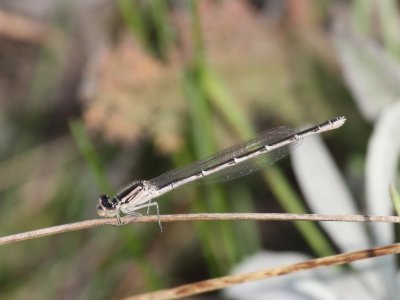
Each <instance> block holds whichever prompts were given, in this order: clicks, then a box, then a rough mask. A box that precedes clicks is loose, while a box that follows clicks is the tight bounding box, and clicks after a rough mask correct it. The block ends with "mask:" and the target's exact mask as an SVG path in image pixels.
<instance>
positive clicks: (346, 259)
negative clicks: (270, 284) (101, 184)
mask: <svg viewBox="0 0 400 300" xmlns="http://www.w3.org/2000/svg"><path fill="white" fill-rule="evenodd" d="M398 253H400V243H399V244H392V245H389V246H384V247H379V248H372V249H366V250H361V251H356V252H348V253H342V254H337V255H332V256H327V257H323V258H317V259H311V260H307V261H304V262H300V263H296V264H292V265H288V266H282V267H275V268H270V269H264V270H261V271H256V272H250V273H245V274H241V275H231V276H223V277H219V278H214V279H208V280H203V281H198V282H195V283H191V284H185V285H181V286H178V287H176V288H171V289H165V290H160V291H157V292H152V293H146V294H141V295H137V296H132V297H128V298H124V300H150V299H151V300H161V299H180V298H183V297H189V296H193V295H197V294H201V293H206V292H210V291H215V290H220V289H223V288H227V287H230V286H233V285H237V284H241V283H245V282H250V281H256V280H261V279H267V278H271V277H277V276H281V275H286V274H291V273H296V272H299V271H304V270H310V269H316V268H319V267H323V266H332V265H342V264H346V263H350V262H353V261H357V260H362V259H367V258H371V257H377V256H383V255H389V254H398Z"/></svg>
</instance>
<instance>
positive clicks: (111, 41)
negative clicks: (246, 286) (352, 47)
mask: <svg viewBox="0 0 400 300" xmlns="http://www.w3.org/2000/svg"><path fill="white" fill-rule="evenodd" d="M281 2H282V3H281V4H279V5H278V4H276V1H211V0H207V1H194V0H192V1H162V0H152V1H131V0H119V1H116V2H114V3H110V2H105V1H99V3H101V5H94V6H90V5H89V4H87V5H85V4H79V1H77V2H74V1H72V2H71V4H66V3H63V5H55V4H53V5H51V6H50V7H48V8H47V10H46V11H45V13H43V14H42V15H40V16H37V15H36V16H34V17H28V16H26V17H22V16H23V15H25V14H23V13H22V12H21V11H18V8H15V7H12V5H11V4H4V5H3V6H2V5H1V4H0V7H1V8H2V11H3V13H2V14H0V18H4V16H3V14H4V15H9V16H10V17H13V18H16V21H15V20H14V21H15V22H17V21H18V22H22V25H23V24H24V23H23V22H27V24H25V25H27V27H23V26H22V25H21V24H20V25H21V26H22V27H15V28H22V29H18V30H21V31H22V32H23V33H25V35H21V34H20V33H19V35H12V34H7V33H2V32H1V31H0V39H1V43H0V76H1V77H0V101H1V102H0V103H1V105H2V109H1V111H0V123H1V126H0V128H1V140H2V147H1V149H0V157H1V161H0V189H1V201H0V206H1V208H0V224H1V227H0V228H1V234H2V235H7V234H12V233H18V232H23V231H27V230H33V229H37V228H41V227H46V226H52V225H58V224H63V223H68V222H75V221H79V220H85V219H90V218H94V217H95V216H96V215H95V213H96V203H97V197H98V195H99V194H102V193H113V192H115V191H117V189H118V187H120V186H123V185H125V184H127V183H128V182H129V181H132V180H135V179H150V178H152V177H154V176H157V175H159V174H161V173H162V172H164V171H167V170H169V169H171V168H174V167H177V166H182V165H185V164H187V163H190V162H192V161H195V160H197V159H200V158H203V157H205V156H207V155H210V154H212V153H215V152H216V151H218V150H220V149H222V148H224V147H227V146H230V145H232V144H234V143H237V142H239V141H241V140H245V139H247V138H250V137H251V136H253V135H254V134H255V133H256V132H259V131H262V130H265V129H268V128H270V127H274V126H277V125H283V124H284V125H289V126H293V127H298V126H303V125H304V124H305V123H318V122H321V121H324V120H326V119H328V118H331V117H334V116H337V115H345V116H346V117H347V118H348V119H349V120H350V121H349V123H351V126H346V127H345V128H343V129H341V130H340V132H339V131H338V132H335V133H332V134H327V135H326V136H325V135H324V139H325V140H326V142H327V144H328V146H329V147H330V149H331V151H332V155H333V156H334V157H335V159H336V161H337V163H338V166H339V168H340V169H341V170H342V171H343V173H344V174H345V176H346V178H347V179H349V181H350V182H349V185H350V187H351V188H352V192H353V194H354V195H356V198H357V199H358V200H361V199H362V197H363V191H362V187H360V185H359V184H358V183H359V182H360V181H361V180H362V177H363V173H362V172H363V160H364V156H365V148H366V143H367V139H368V134H369V132H370V126H369V125H368V123H367V122H366V121H364V117H363V116H362V115H361V113H360V111H359V109H358V108H357V106H356V104H355V103H354V101H353V98H352V96H351V95H350V91H349V90H348V88H347V87H346V84H345V81H344V78H343V77H342V74H341V71H340V68H339V62H338V58H337V54H336V52H335V49H334V48H333V46H332V43H331V41H330V34H331V30H332V27H333V24H334V23H335V18H338V17H337V16H336V15H335V14H334V13H332V12H335V13H337V14H339V13H340V18H346V20H348V23H350V24H352V26H353V27H354V28H355V30H358V31H359V32H361V33H363V34H365V35H370V36H373V35H374V34H376V32H375V29H376V24H375V23H374V22H373V21H372V20H371V18H370V17H369V14H370V13H371V11H372V9H371V3H370V2H369V1H368V2H367V1H352V2H350V3H349V4H348V6H344V7H340V9H339V8H338V7H337V6H336V5H335V4H334V3H331V2H333V1H311V0H310V1H304V3H303V2H302V3H303V4H297V5H296V4H295V3H297V2H296V1H289V0H287V1H281ZM274 3H275V4H274ZM393 3H394V1H393ZM393 5H394V4H393ZM19 9H21V8H19ZM25 9H26V10H27V11H29V10H30V9H32V7H30V6H29V5H27V7H26V8H25ZM391 12H392V10H391V9H390V7H385V6H384V5H383V4H380V5H379V7H378V14H379V18H380V19H381V20H382V19H384V20H387V19H392V20H394V22H393V23H392V22H389V21H388V22H382V23H381V25H387V26H381V27H380V29H381V33H380V35H379V36H380V37H382V40H381V42H382V44H383V46H384V47H385V49H387V50H388V51H389V52H390V53H391V54H393V55H394V56H395V57H398V55H399V53H400V52H399V45H400V43H399V41H398V39H399V38H400V36H399V35H394V34H393V31H394V29H393V28H391V27H390V26H389V25H390V24H398V22H399V20H398V19H397V14H394V13H391ZM28 15H29V14H28ZM0 23H1V22H0ZM18 24H19V23H18ZM30 24H33V25H35V26H33V25H30ZM349 26H350V25H349ZM24 28H25V29H24ZM15 30H17V29H15ZM397 30H398V28H397ZM30 31H32V32H31V33H30ZM27 36H28V37H30V38H28V37H27ZM349 127H350V128H349ZM360 160H361V164H360V163H357V162H359V161H360ZM159 200H160V201H159V205H160V211H161V213H168V214H169V213H183V212H252V211H260V212H282V211H286V212H297V213H302V212H307V211H308V210H307V206H306V204H305V202H304V199H303V198H302V195H301V192H300V191H299V188H298V186H297V183H296V180H295V178H294V175H293V173H292V171H291V168H290V165H289V163H288V160H283V161H282V162H280V163H279V164H277V165H275V166H273V167H270V168H267V169H266V170H264V171H263V172H261V174H257V175H252V176H249V177H248V178H242V179H240V180H236V181H234V182H231V183H224V184H213V185H204V186H203V185H201V186H197V185H192V186H190V187H184V188H182V189H180V190H179V191H177V192H172V193H170V194H169V195H166V196H164V197H162V198H160V199H159ZM321 201H323V197H322V196H321ZM163 226H164V232H163V233H162V234H160V232H159V228H158V227H157V226H156V225H154V224H145V225H135V226H121V227H103V228H95V229H91V230H88V231H84V232H76V233H68V234H63V235H60V236H53V237H48V238H40V239H36V240H31V241H27V242H23V243H19V244H11V245H6V246H2V248H1V249H0V253H1V255H0V257H1V259H0V298H2V299H3V298H4V299H22V298H31V299H54V298H55V297H57V298H58V299H63V298H65V299H104V298H110V297H112V298H116V297H123V296H128V295H131V294H135V293H139V292H145V291H151V290H156V289H159V288H162V287H170V286H173V285H177V284H180V283H187V282H191V281H194V280H200V279H205V278H209V277H212V276H217V275H224V274H227V273H228V272H229V270H230V269H231V268H232V267H233V266H234V265H235V264H236V263H237V262H239V261H240V260H241V259H243V258H244V257H246V256H248V255H250V254H252V253H255V252H256V251H258V250H260V249H262V248H266V249H273V250H277V251H285V250H292V251H300V252H305V253H308V254H311V255H315V256H323V255H328V254H331V253H334V252H335V251H336V250H335V245H334V244H332V242H331V241H330V240H329V239H328V238H327V237H326V235H325V234H324V233H323V232H322V231H321V230H320V228H319V227H318V226H317V225H315V224H314V223H305V222H303V223H296V224H295V225H293V224H280V223H251V222H237V223H233V222H213V223H205V222H199V223H196V224H185V225H184V224H164V225H163Z"/></svg>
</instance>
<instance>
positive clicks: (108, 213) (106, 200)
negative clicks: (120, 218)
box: [97, 195, 117, 217]
mask: <svg viewBox="0 0 400 300" xmlns="http://www.w3.org/2000/svg"><path fill="white" fill-rule="evenodd" d="M110 200H111V199H110V197H109V196H108V195H101V196H100V197H99V205H98V206H97V214H98V215H99V216H100V217H114V216H116V214H117V209H116V208H115V207H114V206H113V205H112V201H110Z"/></svg>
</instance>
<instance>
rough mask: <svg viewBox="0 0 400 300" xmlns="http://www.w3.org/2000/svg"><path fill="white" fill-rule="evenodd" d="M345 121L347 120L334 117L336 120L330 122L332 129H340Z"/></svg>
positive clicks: (343, 117)
mask: <svg viewBox="0 0 400 300" xmlns="http://www.w3.org/2000/svg"><path fill="white" fill-rule="evenodd" d="M346 121H347V119H346V117H345V116H340V117H336V118H334V119H332V120H331V123H332V125H333V128H332V129H336V128H339V127H341V126H342V125H343V124H344V123H345V122H346Z"/></svg>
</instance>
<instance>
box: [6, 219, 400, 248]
mask: <svg viewBox="0 0 400 300" xmlns="http://www.w3.org/2000/svg"><path fill="white" fill-rule="evenodd" d="M159 218H160V221H161V222H183V221H236V220H237V221H239V220H242V221H245V220H247V221H331V222H383V223H400V217H396V216H367V215H320V214H318V215H317V214H288V213H202V214H176V215H160V216H159ZM121 220H122V223H123V225H125V224H130V223H150V222H158V216H140V217H137V216H134V217H132V216H126V217H123V218H121ZM101 225H118V222H117V219H116V218H112V219H111V218H104V219H93V220H87V221H82V222H76V223H70V224H63V225H59V226H52V227H46V228H42V229H37V230H32V231H27V232H23V233H18V234H13V235H8V236H3V237H0V245H4V244H9V243H15V242H20V241H24V240H29V239H33V238H38V237H43V236H49V235H54V234H60V233H65V232H70V231H77V230H82V229H87V228H92V227H97V226H101Z"/></svg>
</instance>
